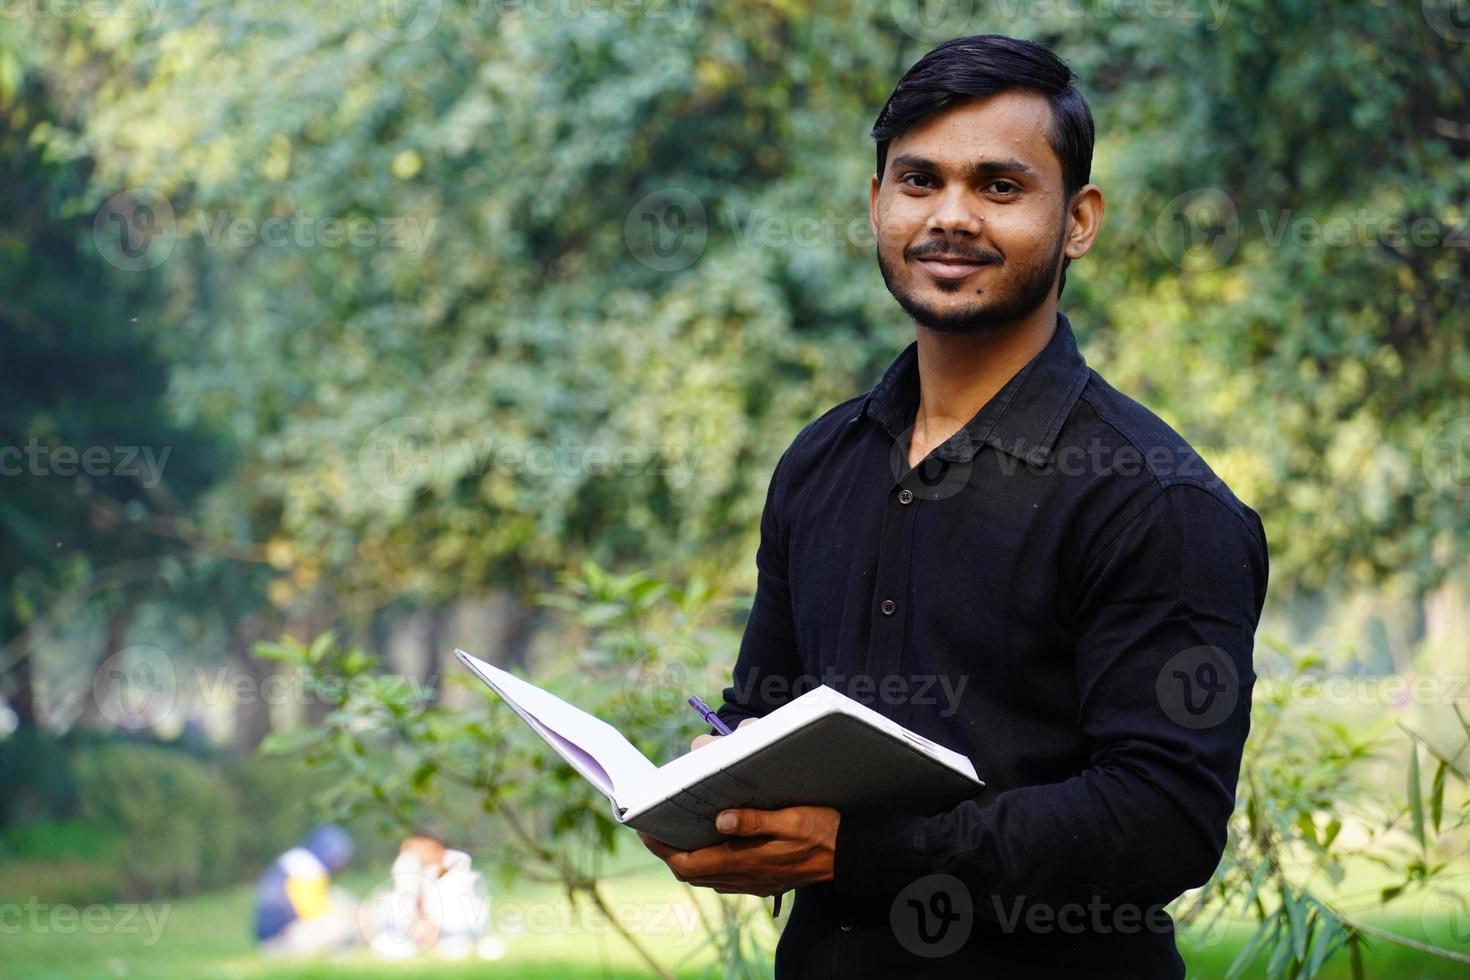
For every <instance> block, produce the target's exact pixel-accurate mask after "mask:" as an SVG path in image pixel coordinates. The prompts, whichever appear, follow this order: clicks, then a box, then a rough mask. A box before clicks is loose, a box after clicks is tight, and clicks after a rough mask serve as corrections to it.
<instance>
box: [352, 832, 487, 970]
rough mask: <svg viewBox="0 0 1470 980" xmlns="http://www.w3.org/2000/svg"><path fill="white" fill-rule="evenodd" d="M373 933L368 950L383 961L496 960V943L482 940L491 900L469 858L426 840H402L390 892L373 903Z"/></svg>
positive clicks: (419, 836) (416, 837) (419, 837)
mask: <svg viewBox="0 0 1470 980" xmlns="http://www.w3.org/2000/svg"><path fill="white" fill-rule="evenodd" d="M374 904H375V906H376V907H377V911H378V913H379V915H378V920H379V921H378V924H377V933H376V935H374V936H373V939H372V947H373V949H374V950H375V951H377V952H378V953H379V955H382V956H388V957H393V958H398V957H406V956H417V955H419V954H420V953H423V952H426V951H429V950H432V951H433V952H434V954H435V955H437V956H442V957H445V958H449V959H462V958H464V957H466V956H469V955H471V954H473V953H479V955H481V956H482V957H484V958H486V959H497V958H499V956H500V954H501V953H502V952H503V951H504V945H503V944H502V943H500V942H499V941H498V940H481V939H480V935H481V933H483V932H484V930H485V925H486V922H487V920H488V919H489V899H488V898H487V897H486V895H485V887H484V883H483V881H482V878H481V875H480V873H479V872H478V871H475V870H473V869H472V868H471V867H470V856H469V855H468V854H466V853H464V852H463V851H455V850H451V849H449V848H447V847H445V845H444V843H443V842H442V841H440V840H438V839H437V838H435V837H430V836H428V835H426V834H416V835H414V836H412V837H409V838H406V839H405V840H404V841H403V843H402V845H400V847H399V849H398V857H397V858H396V859H395V860H394V861H393V868H392V889H391V891H390V892H389V893H388V894H387V895H385V896H382V897H381V898H380V899H379V900H378V901H377V902H375V903H374Z"/></svg>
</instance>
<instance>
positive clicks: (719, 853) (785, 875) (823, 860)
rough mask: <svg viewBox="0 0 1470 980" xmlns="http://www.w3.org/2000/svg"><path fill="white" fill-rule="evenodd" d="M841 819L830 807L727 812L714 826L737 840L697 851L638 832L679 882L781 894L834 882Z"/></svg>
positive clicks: (721, 889) (745, 892)
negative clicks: (802, 887) (684, 848)
mask: <svg viewBox="0 0 1470 980" xmlns="http://www.w3.org/2000/svg"><path fill="white" fill-rule="evenodd" d="M742 724H744V723H743V722H742ZM841 820H842V814H840V813H838V812H837V811H836V810H834V809H832V808H831V807H826V806H792V807H787V808H786V809H784V810H724V811H721V813H720V814H719V815H718V816H717V817H716V818H715V827H716V828H717V829H718V830H719V831H720V832H721V833H726V834H731V835H734V837H735V838H736V839H735V840H729V841H725V842H724V843H722V844H715V845H712V846H710V847H702V848H700V849H699V850H697V851H680V850H677V849H675V848H672V847H670V846H668V845H667V844H664V843H662V842H660V841H656V840H654V839H653V838H652V837H649V836H648V835H647V834H644V833H642V832H640V833H639V834H638V836H639V837H641V838H642V839H643V843H644V846H646V847H647V848H648V849H649V850H650V851H652V852H653V853H654V854H656V855H658V856H659V857H660V858H662V859H663V861H664V863H665V864H667V865H668V866H669V870H670V871H672V872H673V873H674V877H675V878H678V879H679V880H680V881H687V882H688V883H689V884H691V885H699V886H700V887H702V888H713V889H714V890H715V891H717V892H722V893H725V894H731V893H735V894H742V895H779V894H781V893H782V892H784V891H788V890H790V889H792V888H799V887H801V886H802V885H813V884H816V883H817V882H819V881H831V880H832V863H833V859H834V857H835V856H836V854H837V825H838V823H839V822H840V821H841Z"/></svg>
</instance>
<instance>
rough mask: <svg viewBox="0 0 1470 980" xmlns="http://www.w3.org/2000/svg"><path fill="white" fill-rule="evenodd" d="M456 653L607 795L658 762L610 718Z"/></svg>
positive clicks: (648, 771)
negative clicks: (649, 756) (606, 718)
mask: <svg viewBox="0 0 1470 980" xmlns="http://www.w3.org/2000/svg"><path fill="white" fill-rule="evenodd" d="M455 653H456V654H458V656H459V658H460V660H462V661H463V662H464V664H465V666H466V667H469V668H470V669H471V670H472V671H474V672H475V673H476V674H478V675H479V676H480V679H481V680H483V681H484V682H485V683H486V684H488V685H490V687H491V689H492V690H494V691H495V693H496V694H499V695H500V696H501V697H502V698H504V699H505V701H506V703H507V704H509V705H510V706H511V707H512V708H514V709H515V710H516V712H517V713H518V714H519V715H520V716H521V717H522V718H524V719H525V721H526V723H527V724H529V725H530V726H531V727H532V729H534V730H535V731H536V733H537V734H538V735H540V736H541V737H542V738H543V739H545V740H546V741H547V743H548V744H550V745H551V747H552V748H553V749H556V751H557V753H558V754H559V755H561V757H562V758H564V759H566V760H567V762H568V763H570V764H571V766H572V768H574V769H576V770H577V771H578V772H580V773H581V774H582V775H583V776H584V777H585V778H586V779H587V781H588V782H590V783H592V784H593V785H594V786H596V787H597V788H598V789H600V790H602V792H603V793H604V795H606V796H608V797H610V798H616V797H617V796H618V795H619V794H620V793H624V792H627V790H628V788H629V787H632V786H635V785H636V784H637V783H639V782H640V781H641V780H644V779H646V778H647V777H648V776H649V775H650V774H652V773H653V772H654V771H655V769H656V767H655V766H654V764H653V763H651V762H649V761H648V760H647V759H646V758H644V756H643V753H642V752H639V751H638V750H637V749H635V748H634V747H633V746H632V744H631V743H630V742H629V741H628V740H627V739H626V738H624V737H623V735H622V733H621V732H619V731H618V730H617V729H616V728H614V727H612V726H611V725H609V724H608V723H607V722H605V721H602V720H601V719H598V718H594V717H593V716H591V715H589V714H588V713H587V712H585V711H583V710H582V709H581V708H578V707H575V706H573V705H570V704H568V703H567V702H565V701H563V700H562V699H561V698H559V697H557V696H556V695H554V694H552V693H550V692H548V691H544V690H542V689H541V688H539V687H537V686H536V685H535V684H532V683H531V682H529V681H523V680H521V679H520V678H519V677H516V676H515V675H514V674H510V673H507V672H506V671H503V670H501V669H500V668H499V667H496V666H495V665H493V664H489V663H486V662H485V661H483V660H480V659H479V658H478V657H472V656H470V655H469V654H467V653H465V652H464V651H463V650H456V651H455Z"/></svg>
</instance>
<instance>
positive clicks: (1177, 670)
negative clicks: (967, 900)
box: [834, 484, 1268, 919]
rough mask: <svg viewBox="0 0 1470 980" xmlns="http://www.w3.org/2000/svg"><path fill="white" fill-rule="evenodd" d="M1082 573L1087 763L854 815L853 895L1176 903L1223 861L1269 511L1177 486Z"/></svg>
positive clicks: (990, 914) (847, 832) (978, 907)
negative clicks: (995, 789) (947, 805)
mask: <svg viewBox="0 0 1470 980" xmlns="http://www.w3.org/2000/svg"><path fill="white" fill-rule="evenodd" d="M1104 533H1107V532H1106V531H1105V532H1104ZM1081 573H1082V574H1081V576H1080V578H1079V580H1078V583H1079V584H1078V586H1077V590H1078V593H1077V598H1076V599H1075V600H1074V604H1073V613H1074V620H1073V626H1074V636H1075V651H1076V652H1075V656H1076V684H1077V704H1078V718H1077V722H1078V725H1079V727H1080V728H1081V730H1082V731H1083V733H1084V734H1085V736H1086V738H1087V739H1088V741H1089V742H1090V751H1089V755H1090V758H1089V763H1090V764H1089V765H1088V766H1086V767H1085V768H1083V769H1081V770H1080V771H1079V772H1077V773H1076V774H1075V775H1073V776H1072V777H1070V778H1068V779H1066V780H1063V781H1061V782H1058V783H1053V784H1048V785H1041V786H1026V787H1018V788H1015V789H1010V790H1006V791H1002V792H1000V793H999V794H997V795H996V797H995V798H994V799H993V800H992V801H990V802H989V803H988V804H987V805H985V806H981V805H980V804H978V803H976V802H975V801H967V802H965V803H962V804H961V805H959V806H958V807H956V808H954V809H953V810H950V811H948V812H946V813H942V814H939V815H937V816H933V817H928V818H907V817H889V818H878V819H852V820H849V819H848V818H846V817H844V818H843V819H842V821H841V823H840V825H839V829H838V835H837V848H836V862H835V870H834V878H835V882H834V884H835V888H836V890H837V894H838V897H839V901H848V902H850V901H853V900H855V899H861V898H863V897H868V898H871V897H872V896H874V895H886V894H892V893H893V892H895V891H898V890H900V889H902V888H903V887H904V886H906V885H907V884H909V883H910V882H913V881H915V880H917V879H919V878H921V877H923V876H925V875H929V874H936V873H946V874H950V875H953V876H955V877H957V878H958V879H960V880H961V881H962V882H964V883H965V885H966V887H967V888H969V889H970V890H971V892H972V896H971V897H972V899H973V907H974V909H975V911H976V914H978V915H982V916H985V917H986V918H991V919H995V918H999V917H1000V912H1001V909H1002V908H1005V909H1011V908H1014V905H1013V904H1011V903H1014V902H1015V901H1016V900H1017V899H1022V900H1024V901H1025V902H1028V903H1029V902H1041V903H1063V902H1072V901H1078V900H1081V901H1084V902H1086V901H1088V900H1089V899H1090V898H1091V897H1092V896H1094V895H1100V896H1103V897H1104V899H1106V900H1108V901H1111V902H1113V903H1123V902H1126V903H1138V905H1139V906H1140V907H1142V906H1145V905H1153V904H1154V903H1160V904H1162V903H1166V902H1168V901H1171V900H1172V899H1174V898H1176V897H1177V896H1178V895H1179V894H1181V893H1182V892H1184V891H1185V890H1186V889H1188V888H1191V887H1195V886H1198V885H1201V884H1203V883H1204V882H1205V881H1207V880H1208V879H1209V877H1210V875H1212V874H1213V873H1214V870H1215V867H1216V865H1217V864H1218V863H1219V860H1220V856H1221V854H1222V853H1223V851H1224V847H1225V842H1226V826H1227V823H1228V821H1229V818H1230V815H1231V812H1232V811H1233V809H1234V805H1235V784H1236V780H1237V778H1238V776H1239V772H1240V761H1241V754H1242V750H1243V747H1244V743H1245V740H1246V735H1247V733H1248V732H1249V730H1250V700H1251V690H1252V687H1253V684H1254V681H1255V673H1254V670H1253V667H1252V647H1253V641H1254V635H1255V628H1256V624H1257V621H1258V619H1259V617H1260V611H1261V607H1262V604H1263V603H1264V600H1265V589H1266V579H1267V574H1268V559H1267V555H1266V540H1265V534H1264V531H1263V530H1262V528H1261V525H1260V520H1259V518H1258V517H1256V515H1255V514H1254V512H1253V511H1250V510H1248V509H1247V510H1244V511H1243V514H1242V513H1237V512H1236V511H1235V510H1234V509H1232V508H1231V507H1230V506H1229V505H1228V504H1226V503H1225V502H1224V501H1223V500H1221V499H1220V498H1218V497H1216V496H1215V495H1214V493H1213V492H1211V491H1210V490H1208V489H1206V488H1203V487H1199V486H1195V485H1191V484H1172V485H1170V486H1168V487H1166V488H1165V489H1163V490H1161V491H1160V493H1159V494H1158V495H1157V496H1156V497H1155V498H1154V499H1153V500H1152V501H1151V502H1150V503H1149V504H1148V505H1146V506H1145V507H1143V508H1142V510H1141V511H1139V512H1138V513H1137V514H1135V515H1133V516H1132V517H1129V518H1126V519H1125V523H1124V526H1123V527H1122V528H1121V529H1120V530H1118V531H1117V532H1115V533H1112V534H1111V537H1110V538H1108V539H1107V540H1102V535H1099V544H1098V545H1097V546H1096V548H1095V549H1094V550H1093V552H1092V554H1091V555H1090V556H1089V557H1088V558H1087V559H1086V561H1085V563H1084V565H1083V568H1082V569H1081ZM982 777H983V774H982Z"/></svg>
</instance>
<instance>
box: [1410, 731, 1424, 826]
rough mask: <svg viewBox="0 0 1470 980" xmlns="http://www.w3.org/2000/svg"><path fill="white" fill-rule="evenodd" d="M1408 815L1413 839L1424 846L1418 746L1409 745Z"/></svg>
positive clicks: (1422, 802)
mask: <svg viewBox="0 0 1470 980" xmlns="http://www.w3.org/2000/svg"><path fill="white" fill-rule="evenodd" d="M1408 792H1409V816H1410V817H1411V818H1412V820H1413V824H1414V839H1415V840H1417V841H1418V842H1419V847H1420V848H1421V849H1422V848H1426V847H1428V844H1427V843H1426V840H1425V837H1424V799H1423V797H1422V795H1421V792H1420V786H1419V746H1418V745H1417V744H1413V745H1410V746H1409V787H1408Z"/></svg>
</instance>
